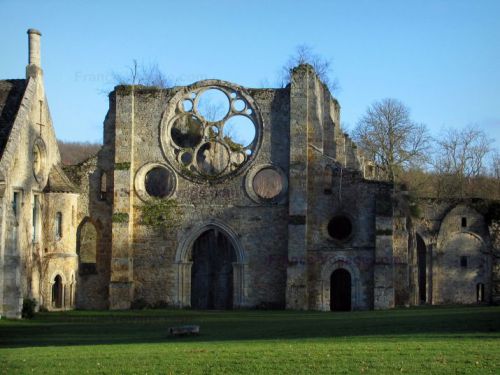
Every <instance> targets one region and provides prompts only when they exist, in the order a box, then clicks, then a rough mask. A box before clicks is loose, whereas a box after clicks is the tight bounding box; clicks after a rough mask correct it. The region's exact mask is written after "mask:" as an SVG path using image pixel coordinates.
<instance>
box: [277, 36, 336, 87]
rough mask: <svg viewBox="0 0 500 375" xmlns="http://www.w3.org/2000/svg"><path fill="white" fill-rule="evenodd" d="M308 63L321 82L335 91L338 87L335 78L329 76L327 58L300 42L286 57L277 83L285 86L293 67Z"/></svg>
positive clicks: (289, 80)
mask: <svg viewBox="0 0 500 375" xmlns="http://www.w3.org/2000/svg"><path fill="white" fill-rule="evenodd" d="M301 64H309V65H311V66H312V67H313V68H314V71H315V72H316V74H317V75H318V77H319V78H320V79H321V81H323V83H324V84H325V85H326V86H327V87H328V89H329V90H330V92H332V93H333V92H335V91H337V90H338V88H339V84H338V81H337V79H335V78H333V79H332V78H331V74H332V66H331V65H332V64H331V60H328V59H326V58H324V57H322V56H320V55H318V54H316V53H315V52H314V50H313V49H312V47H311V46H308V45H307V44H300V45H298V46H297V47H296V48H295V53H294V54H293V55H291V56H290V57H289V58H288V61H287V62H286V63H285V64H284V65H283V66H282V67H281V69H280V71H279V76H278V84H279V86H281V87H285V86H286V85H288V84H289V83H290V82H291V80H292V70H293V68H295V67H297V66H299V65H301Z"/></svg>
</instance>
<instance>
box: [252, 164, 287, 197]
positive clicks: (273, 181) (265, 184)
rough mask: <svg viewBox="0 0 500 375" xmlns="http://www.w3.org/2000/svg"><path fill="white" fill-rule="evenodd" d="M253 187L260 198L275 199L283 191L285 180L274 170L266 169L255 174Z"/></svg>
mask: <svg viewBox="0 0 500 375" xmlns="http://www.w3.org/2000/svg"><path fill="white" fill-rule="evenodd" d="M252 186H253V190H254V191H255V194H257V196H259V197H260V198H262V199H274V198H276V197H278V196H279V195H280V194H281V192H282V191H283V180H282V177H281V175H280V174H279V173H278V172H276V171H275V170H274V169H271V168H264V169H262V170H260V171H259V172H257V173H256V174H255V177H254V178H253V181H252Z"/></svg>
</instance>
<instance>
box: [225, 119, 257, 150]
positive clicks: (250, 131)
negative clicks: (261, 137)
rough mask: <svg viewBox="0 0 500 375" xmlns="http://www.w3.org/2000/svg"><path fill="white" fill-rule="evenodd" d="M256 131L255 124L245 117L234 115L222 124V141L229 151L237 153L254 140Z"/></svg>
mask: <svg viewBox="0 0 500 375" xmlns="http://www.w3.org/2000/svg"><path fill="white" fill-rule="evenodd" d="M256 132H257V130H256V129H255V124H254V123H253V121H252V120H250V119H249V118H248V117H246V116H241V115H236V116H233V117H231V118H230V119H229V120H227V121H226V123H225V124H224V129H223V134H224V140H225V141H226V142H227V143H228V144H229V146H230V147H231V149H235V150H236V151H239V150H240V149H242V148H245V147H248V146H250V145H251V144H252V142H253V141H254V139H255V135H256Z"/></svg>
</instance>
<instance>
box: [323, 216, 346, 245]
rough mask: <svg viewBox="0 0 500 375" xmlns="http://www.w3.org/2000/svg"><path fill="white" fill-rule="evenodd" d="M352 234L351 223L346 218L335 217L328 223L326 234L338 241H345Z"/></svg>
mask: <svg viewBox="0 0 500 375" xmlns="http://www.w3.org/2000/svg"><path fill="white" fill-rule="evenodd" d="M351 233H352V223H351V220H349V218H348V217H346V216H343V215H341V216H335V217H334V218H333V219H331V220H330V222H329V223H328V234H329V235H330V236H331V237H332V238H334V239H336V240H339V241H344V240H347V239H348V238H349V237H350V235H351Z"/></svg>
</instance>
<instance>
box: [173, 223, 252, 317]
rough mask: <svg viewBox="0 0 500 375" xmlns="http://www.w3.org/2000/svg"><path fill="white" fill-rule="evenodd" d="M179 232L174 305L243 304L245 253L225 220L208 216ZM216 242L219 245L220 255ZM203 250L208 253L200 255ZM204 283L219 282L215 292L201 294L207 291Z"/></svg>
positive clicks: (214, 306) (217, 306) (224, 306)
mask: <svg viewBox="0 0 500 375" xmlns="http://www.w3.org/2000/svg"><path fill="white" fill-rule="evenodd" d="M182 236H183V238H182V240H181V241H180V243H179V246H178V248H177V252H176V256H175V265H176V268H177V275H176V276H177V277H176V279H177V288H176V289H177V290H176V292H177V296H176V305H177V306H178V307H191V306H192V307H194V308H201V309H228V308H241V307H246V305H247V301H246V285H247V282H246V278H247V272H246V257H245V253H244V251H243V248H242V247H241V244H240V242H239V240H238V236H237V234H236V233H235V232H234V231H233V230H232V229H231V228H230V227H229V226H228V225H226V224H225V223H223V222H220V221H218V220H210V221H208V222H205V223H203V224H201V225H199V226H197V227H195V228H194V229H191V230H190V231H189V232H187V233H183V234H182ZM210 242H212V244H210ZM217 246H221V247H222V248H223V250H222V252H221V254H219V255H220V257H218V255H217V254H218V252H219V251H218V249H217ZM224 249H225V250H224ZM206 251H209V252H211V255H207V254H205V255H207V256H204V255H203V253H204V252H206ZM207 283H208V284H211V285H212V286H215V285H217V284H219V288H216V292H215V294H212V295H207V296H205V297H203V294H204V293H205V294H206V293H208V292H207V291H208V289H209V285H208V284H207ZM229 289H230V291H229ZM192 292H194V293H192ZM229 292H230V295H228V293H229Z"/></svg>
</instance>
